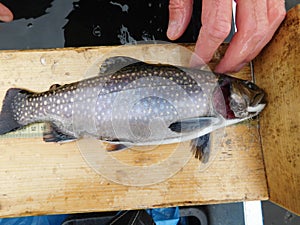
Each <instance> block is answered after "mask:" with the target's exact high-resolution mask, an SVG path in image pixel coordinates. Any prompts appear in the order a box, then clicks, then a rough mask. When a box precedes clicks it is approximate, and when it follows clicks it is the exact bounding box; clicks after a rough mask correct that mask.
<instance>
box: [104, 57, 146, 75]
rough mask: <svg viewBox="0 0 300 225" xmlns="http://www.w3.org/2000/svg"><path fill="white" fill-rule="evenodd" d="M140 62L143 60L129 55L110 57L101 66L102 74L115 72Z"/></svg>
mask: <svg viewBox="0 0 300 225" xmlns="http://www.w3.org/2000/svg"><path fill="white" fill-rule="evenodd" d="M140 62H142V61H140V60H137V59H134V58H131V57H127V56H114V57H110V58H107V59H106V60H105V61H104V62H103V63H102V65H101V67H100V74H104V73H113V72H116V71H118V70H120V69H122V68H124V67H125V66H128V65H131V64H135V63H140Z"/></svg>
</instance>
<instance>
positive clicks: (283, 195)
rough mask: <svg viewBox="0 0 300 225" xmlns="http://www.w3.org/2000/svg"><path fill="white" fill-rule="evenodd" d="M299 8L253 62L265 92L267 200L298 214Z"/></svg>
mask: <svg viewBox="0 0 300 225" xmlns="http://www.w3.org/2000/svg"><path fill="white" fill-rule="evenodd" d="M299 43H300V5H298V6H297V7H295V8H293V9H291V10H290V11H289V12H288V13H287V17H286V20H285V21H284V22H283V24H282V25H281V27H280V29H279V30H278V33H277V34H276V37H275V38H274V39H273V40H272V41H271V43H270V44H269V45H268V46H267V48H266V49H265V50H264V51H263V52H262V53H261V54H260V56H259V57H257V59H256V60H255V62H254V71H255V75H256V81H257V83H258V85H259V86H261V87H262V88H265V89H267V90H268V102H269V104H268V107H267V108H266V109H265V110H264V111H263V113H262V115H261V136H262V145H263V152H264V158H265V164H266V173H267V178H268V184H269V191H270V200H272V201H274V202H275V203H277V204H279V205H281V206H283V207H285V208H287V209H289V210H291V211H293V212H295V213H297V214H298V215H299V214H300V45H299Z"/></svg>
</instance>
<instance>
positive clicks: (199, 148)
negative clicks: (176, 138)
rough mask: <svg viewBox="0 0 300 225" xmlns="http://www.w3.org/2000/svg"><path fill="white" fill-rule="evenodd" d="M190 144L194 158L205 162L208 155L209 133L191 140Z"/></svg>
mask: <svg viewBox="0 0 300 225" xmlns="http://www.w3.org/2000/svg"><path fill="white" fill-rule="evenodd" d="M191 144H192V151H193V153H194V155H195V158H196V159H199V160H200V161H201V162H202V163H207V162H208V160H209V157H210V134H205V135H203V136H201V137H198V138H196V139H194V140H192V142H191Z"/></svg>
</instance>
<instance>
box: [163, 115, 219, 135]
mask: <svg viewBox="0 0 300 225" xmlns="http://www.w3.org/2000/svg"><path fill="white" fill-rule="evenodd" d="M216 122H217V118H216V117H196V118H189V119H185V120H181V121H177V122H174V123H172V124H171V125H170V126H169V128H170V129H171V130H172V131H174V132H177V133H184V132H191V131H195V130H199V129H204V128H206V127H208V126H210V125H212V124H214V123H216Z"/></svg>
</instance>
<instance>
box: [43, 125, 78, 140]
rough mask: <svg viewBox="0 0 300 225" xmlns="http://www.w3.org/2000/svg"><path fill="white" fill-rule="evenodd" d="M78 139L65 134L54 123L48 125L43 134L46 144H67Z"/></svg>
mask: <svg viewBox="0 0 300 225" xmlns="http://www.w3.org/2000/svg"><path fill="white" fill-rule="evenodd" d="M76 139H77V138H76V137H74V136H72V135H69V134H65V133H64V132H63V131H61V130H60V129H59V128H58V127H57V126H56V125H54V124H53V123H46V128H45V131H44V133H43V140H44V141H45V142H58V143H65V142H70V141H75V140H76Z"/></svg>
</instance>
